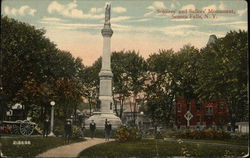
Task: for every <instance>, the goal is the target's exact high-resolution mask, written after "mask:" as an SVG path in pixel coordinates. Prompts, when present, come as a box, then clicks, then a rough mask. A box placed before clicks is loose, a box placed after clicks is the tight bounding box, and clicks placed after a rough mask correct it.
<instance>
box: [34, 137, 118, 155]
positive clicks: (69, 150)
mask: <svg viewBox="0 0 250 158" xmlns="http://www.w3.org/2000/svg"><path fill="white" fill-rule="evenodd" d="M85 139H87V140H85V141H82V142H78V143H73V144H69V145H63V146H59V147H56V148H53V149H50V150H48V151H46V152H44V153H41V154H39V155H37V156H36V158H43V157H53V158H54V157H58V158H59V157H77V156H78V154H80V152H81V151H83V150H85V149H87V148H89V147H92V146H94V145H97V144H102V143H105V142H107V141H105V139H102V138H94V139H90V138H85ZM109 141H114V139H110V140H109Z"/></svg>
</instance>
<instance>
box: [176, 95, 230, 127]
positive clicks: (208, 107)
mask: <svg viewBox="0 0 250 158" xmlns="http://www.w3.org/2000/svg"><path fill="white" fill-rule="evenodd" d="M188 111H190V113H191V114H189V115H190V116H188V117H189V118H191V119H190V120H189V123H188V121H187V119H186V118H185V115H187V112H188ZM175 114H176V115H175V116H176V119H175V128H176V129H186V128H190V129H203V128H215V129H224V130H227V128H228V123H229V110H228V105H227V103H226V101H225V100H216V101H214V102H197V100H195V99H191V100H190V101H189V102H187V101H186V100H185V99H184V98H183V97H182V98H179V99H178V100H177V101H176V107H175ZM186 117H187V116H186ZM188 124H189V125H188Z"/></svg>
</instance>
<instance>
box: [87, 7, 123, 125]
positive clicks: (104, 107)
mask: <svg viewBox="0 0 250 158" xmlns="http://www.w3.org/2000/svg"><path fill="white" fill-rule="evenodd" d="M110 9H111V5H110V4H107V5H106V9H105V22H104V27H103V29H102V31H101V33H102V36H103V55H102V68H101V71H100V73H99V77H100V90H99V100H100V112H95V113H94V115H93V116H91V117H90V118H88V120H87V121H86V126H87V128H88V126H89V123H90V122H91V120H94V121H95V123H96V127H97V128H99V129H103V128H104V124H105V120H106V119H107V120H108V121H110V123H111V124H112V128H118V127H119V126H120V125H121V120H120V118H119V117H117V116H115V114H114V112H113V99H112V77H113V74H112V71H111V49H110V48H111V47H110V46H111V36H112V34H113V30H112V29H111V24H110Z"/></svg>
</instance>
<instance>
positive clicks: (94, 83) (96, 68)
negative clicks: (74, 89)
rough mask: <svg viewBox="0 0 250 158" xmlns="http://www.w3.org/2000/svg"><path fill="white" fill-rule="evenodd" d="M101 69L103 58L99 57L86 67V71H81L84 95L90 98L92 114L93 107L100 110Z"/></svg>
mask: <svg viewBox="0 0 250 158" xmlns="http://www.w3.org/2000/svg"><path fill="white" fill-rule="evenodd" d="M100 70H101V58H98V59H97V60H96V61H95V63H94V64H93V65H92V66H90V67H86V68H85V69H84V71H82V73H80V76H81V82H82V84H83V89H84V93H83V96H84V97H86V98H87V99H88V103H89V110H90V114H91V112H92V109H93V108H94V109H95V110H100V102H99V101H98V93H99V72H100Z"/></svg>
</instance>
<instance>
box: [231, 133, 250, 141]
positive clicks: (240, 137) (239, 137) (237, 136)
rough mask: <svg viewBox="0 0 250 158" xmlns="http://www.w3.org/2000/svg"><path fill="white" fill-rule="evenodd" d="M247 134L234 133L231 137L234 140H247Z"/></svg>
mask: <svg viewBox="0 0 250 158" xmlns="http://www.w3.org/2000/svg"><path fill="white" fill-rule="evenodd" d="M248 137H249V136H248V134H241V133H234V134H232V135H231V138H232V139H234V140H248Z"/></svg>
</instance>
